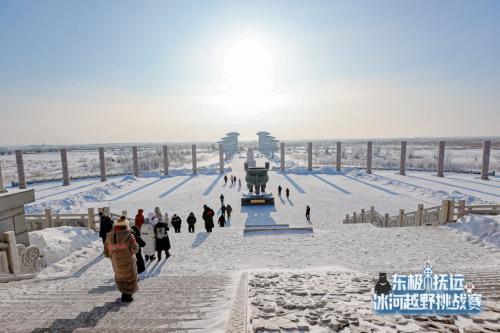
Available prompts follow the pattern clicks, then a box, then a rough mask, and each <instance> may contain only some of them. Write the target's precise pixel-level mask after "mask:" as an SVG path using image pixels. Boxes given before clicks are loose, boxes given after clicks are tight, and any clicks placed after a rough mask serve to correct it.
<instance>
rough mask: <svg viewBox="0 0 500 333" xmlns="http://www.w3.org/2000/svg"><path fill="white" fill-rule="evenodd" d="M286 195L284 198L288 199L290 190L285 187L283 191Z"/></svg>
mask: <svg viewBox="0 0 500 333" xmlns="http://www.w3.org/2000/svg"><path fill="white" fill-rule="evenodd" d="M285 193H286V198H287V199H288V198H289V197H290V189H289V188H288V187H287V188H286V190H285Z"/></svg>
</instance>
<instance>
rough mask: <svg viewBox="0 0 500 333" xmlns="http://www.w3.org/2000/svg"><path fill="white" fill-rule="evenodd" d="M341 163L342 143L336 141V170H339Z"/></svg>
mask: <svg viewBox="0 0 500 333" xmlns="http://www.w3.org/2000/svg"><path fill="white" fill-rule="evenodd" d="M341 164H342V143H340V142H337V171H340V168H341V166H342V165H341Z"/></svg>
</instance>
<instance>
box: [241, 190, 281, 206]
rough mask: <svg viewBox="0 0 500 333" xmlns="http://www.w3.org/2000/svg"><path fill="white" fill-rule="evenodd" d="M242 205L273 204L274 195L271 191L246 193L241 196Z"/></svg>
mask: <svg viewBox="0 0 500 333" xmlns="http://www.w3.org/2000/svg"><path fill="white" fill-rule="evenodd" d="M241 205H242V206H258V205H271V206H274V197H273V195H272V194H271V193H260V194H255V193H246V194H243V196H242V198H241Z"/></svg>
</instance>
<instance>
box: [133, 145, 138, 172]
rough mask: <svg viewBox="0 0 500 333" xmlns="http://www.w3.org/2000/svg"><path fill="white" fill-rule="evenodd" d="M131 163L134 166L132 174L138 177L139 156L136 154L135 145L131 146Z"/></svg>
mask: <svg viewBox="0 0 500 333" xmlns="http://www.w3.org/2000/svg"><path fill="white" fill-rule="evenodd" d="M132 163H133V167H134V176H136V177H139V157H138V156H137V147H132Z"/></svg>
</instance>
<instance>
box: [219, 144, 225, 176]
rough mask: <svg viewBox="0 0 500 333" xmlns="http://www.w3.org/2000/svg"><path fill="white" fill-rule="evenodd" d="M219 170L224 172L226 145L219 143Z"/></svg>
mask: <svg viewBox="0 0 500 333" xmlns="http://www.w3.org/2000/svg"><path fill="white" fill-rule="evenodd" d="M219 172H220V173H224V145H223V144H222V143H219Z"/></svg>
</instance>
